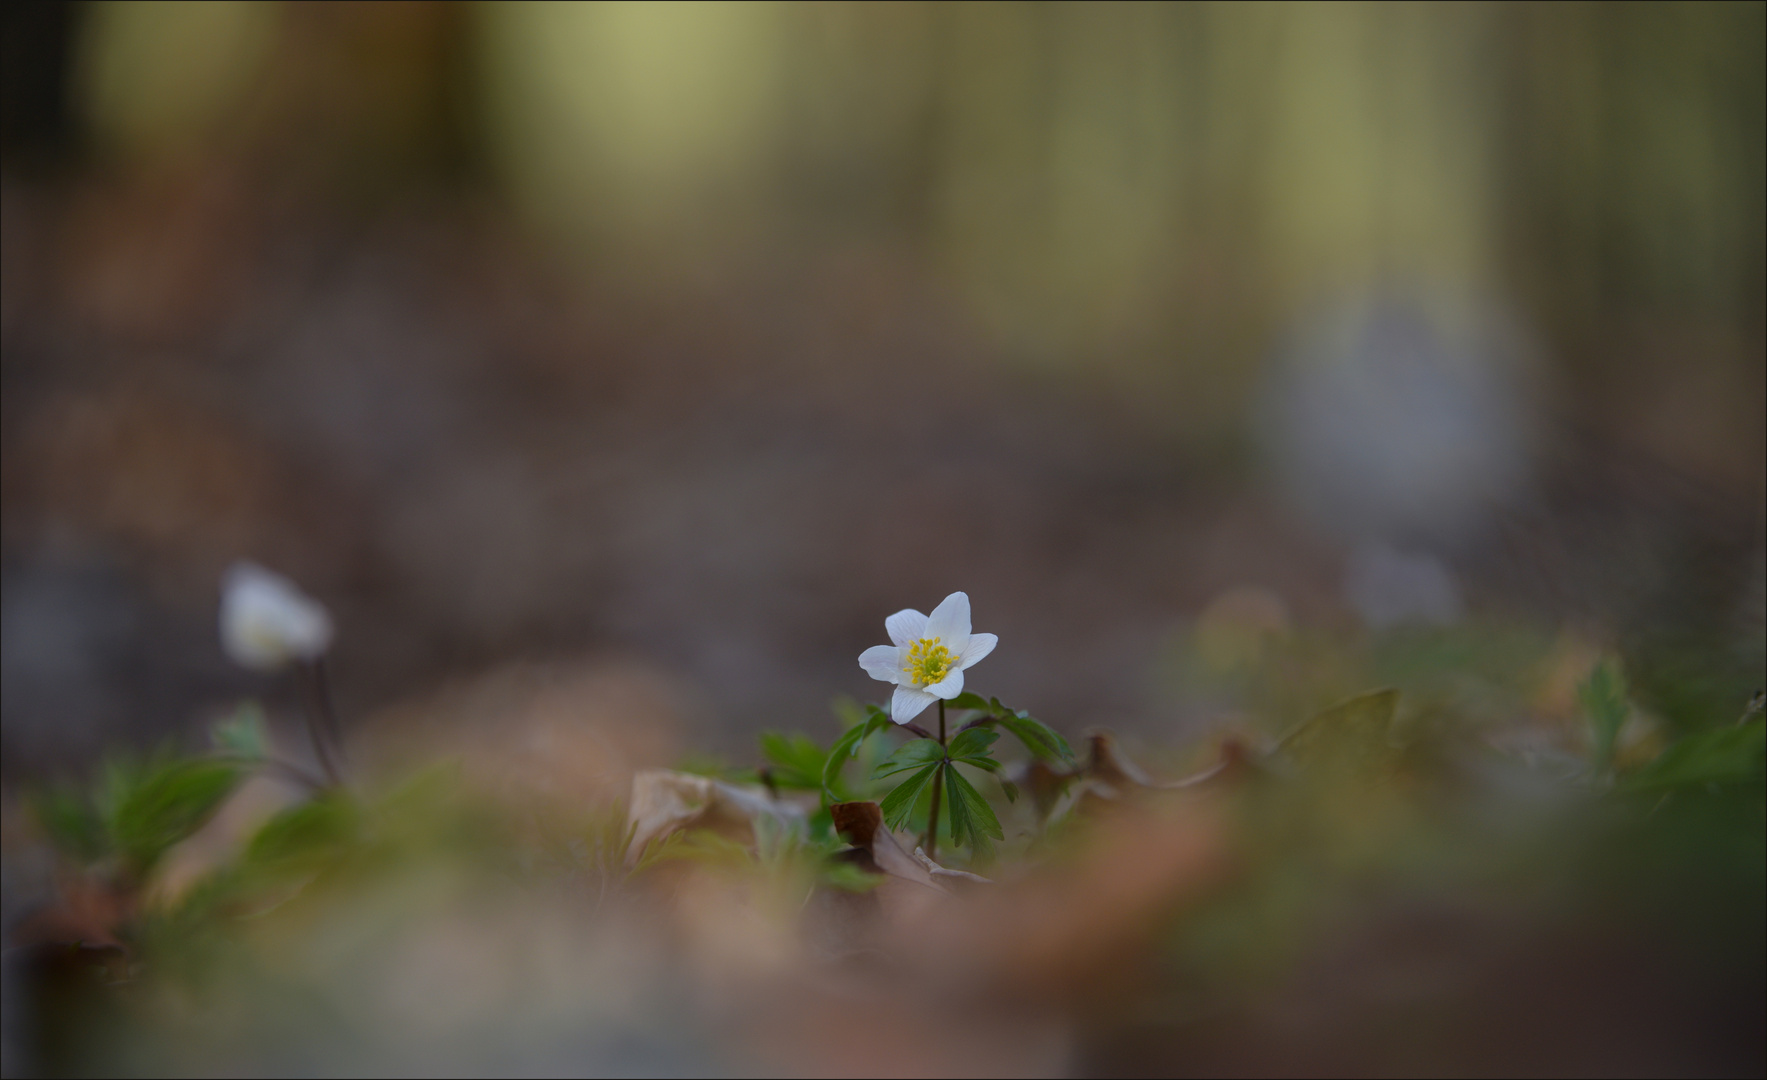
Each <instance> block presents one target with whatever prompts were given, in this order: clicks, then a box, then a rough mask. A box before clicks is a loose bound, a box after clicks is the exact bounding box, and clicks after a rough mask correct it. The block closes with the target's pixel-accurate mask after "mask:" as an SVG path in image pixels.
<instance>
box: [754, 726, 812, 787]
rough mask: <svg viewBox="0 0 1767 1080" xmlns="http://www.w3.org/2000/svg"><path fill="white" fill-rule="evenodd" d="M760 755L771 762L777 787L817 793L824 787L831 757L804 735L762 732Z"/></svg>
mask: <svg viewBox="0 0 1767 1080" xmlns="http://www.w3.org/2000/svg"><path fill="white" fill-rule="evenodd" d="M761 754H762V756H764V757H765V758H766V759H767V760H768V761H770V762H772V763H773V764H772V777H773V782H774V784H776V785H778V786H779V787H783V788H802V789H808V790H812V791H813V790H815V789H816V788H819V787H821V786H822V771H823V768H824V766H826V765H827V764H828V754H827V753H825V752H824V751H823V749H822V748H821V747H820V746H817V745H816V743H815V742H814V741H813V740H811V739H810V738H809V737H808V736H805V735H782V734H780V733H779V732H777V731H764V732H762V733H761Z"/></svg>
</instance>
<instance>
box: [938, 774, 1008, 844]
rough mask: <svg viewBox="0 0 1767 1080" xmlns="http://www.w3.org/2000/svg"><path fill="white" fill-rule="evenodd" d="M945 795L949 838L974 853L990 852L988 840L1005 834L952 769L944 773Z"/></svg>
mask: <svg viewBox="0 0 1767 1080" xmlns="http://www.w3.org/2000/svg"><path fill="white" fill-rule="evenodd" d="M945 794H946V798H947V800H948V801H949V803H950V811H951V836H952V838H953V839H955V840H956V842H957V843H959V844H968V845H969V847H970V848H971V849H973V850H975V851H977V852H986V851H989V850H991V849H992V846H991V845H990V844H989V843H988V839H989V838H990V837H992V838H993V839H995V840H1003V839H1005V837H1006V833H1005V832H1004V831H1003V830H1002V829H1001V828H1000V819H999V818H997V817H995V816H994V808H993V807H991V806H989V805H988V800H987V799H984V798H982V793H981V792H979V791H977V790H976V789H975V785H974V784H971V783H970V782H969V781H968V780H967V779H965V778H964V776H963V774H962V773H960V772H958V771H957V770H956V769H946V770H945Z"/></svg>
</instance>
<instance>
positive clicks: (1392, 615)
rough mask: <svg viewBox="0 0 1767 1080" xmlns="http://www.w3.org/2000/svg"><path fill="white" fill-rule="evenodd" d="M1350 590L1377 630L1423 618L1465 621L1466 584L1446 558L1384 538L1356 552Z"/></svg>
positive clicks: (1431, 621)
mask: <svg viewBox="0 0 1767 1080" xmlns="http://www.w3.org/2000/svg"><path fill="white" fill-rule="evenodd" d="M1344 591H1345V594H1346V597H1347V598H1348V600H1349V601H1350V606H1351V607H1353V608H1354V609H1355V610H1356V614H1358V615H1360V616H1361V617H1362V621H1363V622H1364V623H1366V624H1367V625H1368V626H1370V627H1372V628H1374V629H1376V630H1384V629H1387V628H1388V627H1393V626H1402V625H1404V624H1407V623H1421V624H1423V625H1426V626H1452V625H1453V624H1454V623H1457V622H1459V621H1460V616H1461V614H1462V607H1461V601H1460V587H1459V586H1458V585H1457V584H1456V583H1455V580H1454V574H1453V571H1451V570H1449V569H1448V567H1447V565H1446V564H1444V563H1443V562H1442V560H1441V559H1438V558H1436V557H1435V556H1434V555H1430V554H1427V553H1421V552H1408V551H1402V550H1399V549H1398V548H1394V547H1391V546H1390V545H1387V544H1384V543H1378V542H1377V543H1370V544H1363V545H1361V546H1359V547H1358V548H1357V549H1356V550H1355V551H1354V552H1352V553H1351V555H1350V566H1349V569H1348V571H1347V572H1346V574H1345V581H1344Z"/></svg>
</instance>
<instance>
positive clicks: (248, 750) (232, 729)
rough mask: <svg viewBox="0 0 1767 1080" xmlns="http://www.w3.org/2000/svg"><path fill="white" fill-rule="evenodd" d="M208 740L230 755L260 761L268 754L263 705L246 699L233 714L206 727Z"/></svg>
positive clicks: (267, 734) (268, 739)
mask: <svg viewBox="0 0 1767 1080" xmlns="http://www.w3.org/2000/svg"><path fill="white" fill-rule="evenodd" d="M209 742H210V743H211V744H212V745H213V746H214V748H215V749H216V750H218V751H220V752H221V753H223V754H226V755H228V756H229V757H236V758H240V759H242V760H245V761H262V760H264V759H265V758H267V757H269V756H270V733H269V730H268V729H267V728H266V726H265V723H264V707H263V706H261V705H259V704H258V703H257V702H255V701H248V702H245V703H244V704H242V705H240V706H239V708H237V709H235V710H234V711H233V715H232V716H229V717H227V718H226V719H224V720H217V721H215V723H214V724H213V725H212V726H211V727H210V728H209Z"/></svg>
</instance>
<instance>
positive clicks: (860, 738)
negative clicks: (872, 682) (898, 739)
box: [822, 705, 890, 802]
mask: <svg viewBox="0 0 1767 1080" xmlns="http://www.w3.org/2000/svg"><path fill="white" fill-rule="evenodd" d="M889 726H890V714H889V713H886V712H884V711H883V710H882V709H880V708H878V707H877V706H875V705H871V706H867V708H866V719H865V721H864V722H863V723H860V724H854V725H853V726H852V727H850V728H848V729H847V730H846V731H845V732H843V733H842V734H841V737H840V738H838V739H836V740H835V741H834V745H833V746H831V747H829V749H828V757H827V759H826V760H825V761H824V762H823V764H822V797H823V799H824V800H826V801H828V802H839V801H840V799H839V798H837V797H836V796H835V793H834V781H835V778H836V777H838V776H840V773H841V766H842V765H845V764H846V763H847V759H848V758H851V757H857V756H858V754H859V744H861V743H863V742H864V741H865V740H866V739H867V738H869V737H870V736H871V733H872V732H874V731H877V730H878V729H879V728H886V727H889Z"/></svg>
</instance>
